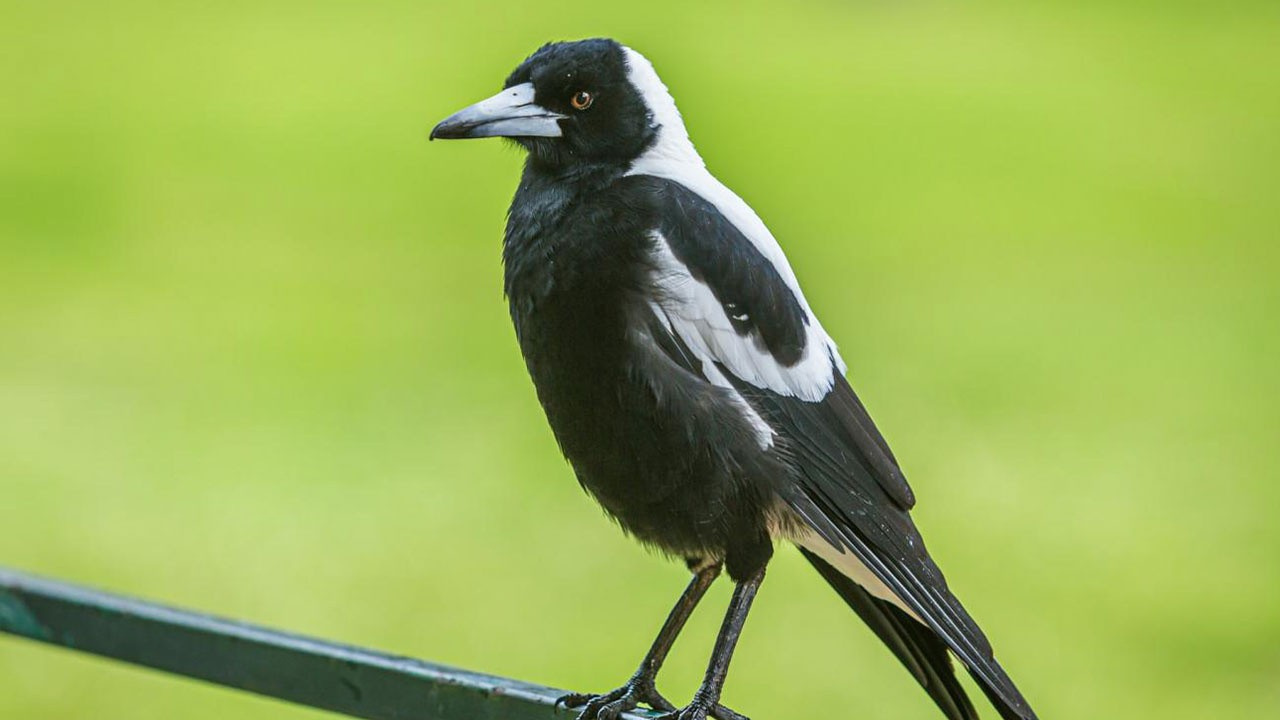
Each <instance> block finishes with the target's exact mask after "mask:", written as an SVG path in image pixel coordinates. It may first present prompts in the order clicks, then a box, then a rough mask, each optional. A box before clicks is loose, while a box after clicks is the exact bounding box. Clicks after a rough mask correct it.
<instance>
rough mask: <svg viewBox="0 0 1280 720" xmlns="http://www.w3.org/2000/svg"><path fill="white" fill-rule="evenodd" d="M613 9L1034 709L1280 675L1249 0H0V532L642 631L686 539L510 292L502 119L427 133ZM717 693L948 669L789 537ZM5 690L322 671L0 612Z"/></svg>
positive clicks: (303, 597)
mask: <svg viewBox="0 0 1280 720" xmlns="http://www.w3.org/2000/svg"><path fill="white" fill-rule="evenodd" d="M590 35H611V36H616V37H618V38H620V39H621V40H623V41H624V42H627V43H629V44H631V45H633V46H635V47H636V48H638V49H640V50H641V51H642V52H644V53H646V54H647V55H648V56H649V57H650V58H651V59H652V60H653V61H654V63H655V64H656V66H657V68H658V70H659V72H660V73H661V74H662V75H663V77H664V78H665V79H666V81H667V82H668V84H669V85H670V86H671V88H672V89H673V91H674V93H675V95H676V97H677V98H678V100H679V101H680V104H681V107H682V109H683V111H684V114H685V116H686V118H687V121H688V125H689V127H690V130H691V132H692V134H693V137H694V140H695V142H696V143H697V144H698V147H699V148H700V150H701V151H702V153H703V155H704V156H705V157H706V159H707V161H708V163H709V165H710V166H711V168H712V170H713V171H714V172H716V173H717V174H718V175H719V176H720V177H721V178H722V179H723V180H724V181H725V182H726V183H727V184H729V185H730V186H731V187H733V188H735V189H736V190H737V191H738V192H739V193H740V194H741V195H742V196H743V197H744V198H746V199H747V201H748V202H750V203H751V204H752V205H753V206H754V207H755V208H756V209H757V210H758V211H759V212H760V214H761V215H762V216H763V217H764V218H765V219H766V221H767V222H768V223H769V224H770V226H771V227H772V229H773V230H774V232H775V234H776V235H777V236H778V238H779V239H780V241H781V242H782V244H783V245H784V247H786V249H787V250H788V252H789V255H790V257H791V260H792V262H793V264H794V265H795V267H796V270H797V272H798V273H799V275H800V277H801V279H802V281H803V282H804V283H805V287H806V290H807V293H808V297H809V299H810V301H811V303H812V305H813V306H814V307H815V308H816V310H817V311H818V312H819V313H820V314H821V316H822V318H823V322H824V324H825V325H826V327H827V328H828V329H829V330H830V331H831V333H832V334H833V335H834V336H835V338H836V339H837V341H838V342H839V343H840V345H841V348H842V350H843V352H844V355H845V357H846V358H847V359H848V360H849V362H850V366H851V377H852V378H853V380H854V384H855V386H856V387H858V388H859V389H860V392H861V393H862V395H863V396H864V399H865V400H866V401H867V403H868V405H869V406H870V408H871V410H872V412H873V414H874V415H875V417H876V418H877V419H878V421H879V422H880V424H881V426H882V427H883V429H884V430H885V433H886V435H887V436H888V437H889V439H890V440H891V442H892V443H893V445H894V447H895V449H896V451H897V454H898V455H899V457H900V458H902V459H903V462H904V466H905V468H906V470H907V474H908V476H909V478H910V479H911V480H912V482H913V484H914V487H915V489H916V492H917V494H918V495H919V497H920V499H921V500H920V505H919V508H918V511H917V512H916V517H917V519H918V521H919V522H920V524H921V525H922V527H923V529H924V531H925V534H926V537H927V538H928V539H929V542H930V544H931V545H930V546H931V548H932V549H933V551H934V553H935V555H936V556H937V557H938V560H939V562H940V563H941V565H942V566H943V568H944V569H946V571H947V572H948V576H949V578H950V579H951V581H952V586H953V587H954V588H955V589H956V590H957V592H958V593H959V594H960V595H961V597H962V598H964V599H965V601H966V603H967V605H968V606H969V608H970V609H971V610H972V612H973V613H974V615H976V616H977V617H978V618H979V620H980V621H981V622H982V623H983V625H984V627H985V628H986V630H987V632H988V633H989V635H990V636H991V638H992V640H993V642H994V643H995V645H996V647H997V650H998V654H999V657H1001V658H1002V659H1003V661H1004V663H1005V665H1006V667H1007V668H1008V669H1009V671H1010V672H1011V673H1012V674H1013V676H1014V677H1015V678H1016V679H1017V680H1018V682H1019V684H1020V685H1021V687H1022V688H1023V690H1024V691H1025V692H1026V694H1027V696H1028V697H1029V698H1030V699H1031V700H1032V701H1033V703H1034V705H1035V706H1036V707H1037V708H1038V709H1039V712H1040V713H1041V715H1042V716H1043V717H1045V718H1107V717H1111V718H1121V717H1123V718H1223V717H1239V718H1261V717H1271V716H1274V715H1275V714H1276V713H1277V711H1278V710H1280V525H1278V524H1277V522H1276V516H1277V511H1278V510H1280V482H1277V481H1278V480H1280V477H1278V476H1280V472H1278V471H1280V451H1278V450H1277V442H1278V440H1280V438H1278V431H1280V410H1278V409H1277V401H1280V373H1277V361H1278V358H1280V352H1278V351H1280V347H1278V345H1280V332H1278V329H1280V328H1278V327H1277V313H1278V312H1280V272H1278V269H1277V250H1276V243H1277V240H1278V239H1280V237H1278V236H1280V197H1278V193H1280V170H1278V165H1280V44H1278V43H1277V38H1278V37H1280V5H1277V4H1276V3H1274V2H1258V3H1231V4H1230V6H1228V5H1227V4H1217V3H1190V2H1160V3H1157V2H1138V3H1094V2H1088V3H1060V4H1057V5H1051V4H1034V5H1028V4H1022V3H976V4H975V3H963V4H961V3H957V4H944V3H939V2H928V1H926V2H907V3H897V2H889V3H886V2H835V1H827V2H796V3H785V4H784V3H755V2H748V3H731V4H702V3H696V4H694V3H675V2H672V3H666V2H645V3H629V4H625V5H623V4H605V3H584V2H563V1H561V0H541V1H540V2H534V3H509V4H494V3H457V2H455V3H439V4H432V3H421V2H403V3H354V2H306V3H302V2H297V3H286V2H269V3H262V2H239V1H232V2H219V3H166V2H154V3H150V2H138V1H134V0H129V1H127V2H126V1H124V0H122V1H120V2H111V3H35V2H29V3H28V2H19V3H16V2H14V1H13V0H3V2H0V563H3V564H8V565H13V566H17V567H20V568H23V569H27V570H30V571H35V572H39V573H43V574H48V575H53V576H60V577H67V578H71V579H75V580H78V581H83V582H87V583H91V584H94V585H98V586H103V587H107V588H111V589H115V590H119V591H125V592H129V593H135V594H139V595H142V596H145V597H150V598H155V599H160V600H163V601H166V602H171V603H176V604H181V605H186V606H192V607H196V608H201V609H204V610H209V611H214V612H217V613H219V614H223V615H228V616H233V617H240V618H245V619H249V620H253V621H257V622H261V623H265V624H268V625H273V626H281V627H284V628H289V629H292V630H295V631H299V632H305V633H309V634H315V635H319V636H323V637H328V638H334V639H339V640H342V641H347V642H351V643H358V644H362V645H369V646H373V647H377V648H383V649H387V650H391V651H395V652H399V653H406V654H410V655H415V656H421V657H424V658H428V659H432V660H436V661H441V662H446V663H453V664H457V665H461V666H465V667H468V668H472V669H480V670H485V671H488V672H494V673H501V674H508V675H513V676H518V677H521V678H524V679H528V680H533V681H538V682H542V683H547V684H551V685H556V686H560V687H572V688H578V689H605V688H609V687H613V686H615V685H616V684H618V683H619V682H620V681H621V680H623V679H624V678H625V677H627V675H628V674H629V673H630V672H631V670H632V669H633V667H634V664H635V663H636V662H637V661H638V659H639V656H640V654H641V653H642V651H643V649H644V648H645V647H646V645H647V643H648V641H649V639H650V638H651V637H652V635H653V633H654V632H655V631H656V628H657V626H658V624H659V622H660V620H661V618H662V616H663V614H664V613H665V612H666V610H667V608H668V606H669V604H670V602H671V601H672V600H673V599H674V597H675V595H676V594H677V593H678V591H679V589H680V588H681V587H682V585H683V583H684V572H683V570H682V569H681V568H679V567H677V566H675V565H673V564H670V563H667V562H665V561H663V560H661V559H660V558H657V557H653V556H651V555H648V554H646V553H645V552H643V551H642V550H640V549H639V548H638V547H636V546H633V545H632V544H631V543H630V542H629V541H628V540H626V539H625V538H624V537H622V535H621V534H620V533H618V532H617V530H616V529H615V528H614V527H612V526H611V525H610V523H608V522H607V521H606V520H605V519H604V518H603V516H602V515H601V513H600V512H599V511H598V510H597V508H596V506H595V505H594V504H593V503H592V502H591V501H590V500H589V499H588V498H587V497H585V496H584V495H583V494H582V493H581V492H580V491H579V489H578V488H577V485H576V483H575V482H574V480H573V478H572V475H571V473H570V471H569V469H568V468H567V466H566V465H565V463H564V462H563V461H562V460H561V459H560V457H559V456H558V453H557V451H556V448H555V445H554V442H553V440H552V437H551V434H550V432H549V431H548V430H547V428H546V427H545V423H544V421H543V418H542V416H541V412H540V410H539V408H538V406H537V404H536V401H535V398H534V395H533V392H532V389H531V387H530V385H529V382H528V380H527V378H526V376H525V371H524V368H523V365H522V363H521V361H520V358H519V355H518V352H517V349H516V347H515V343H514V341H513V336H512V332H511V329H510V327H509V323H508V319H507V317H506V309H505V305H504V302H503V300H502V297H501V280H500V266H499V244H500V237H501V230H502V225H503V213H504V211H505V209H506V206H507V203H508V201H509V198H510V195H511V192H512V190H513V188H514V186H515V183H516V179H517V173H518V171H519V166H520V162H521V158H520V156H519V154H518V153H517V152H516V151H515V150H514V149H512V148H511V147H509V146H506V145H504V144H503V143H500V142H496V141H490V142H474V143H453V144H449V143H435V144H431V145H428V144H427V141H426V134H427V130H428V128H429V127H430V126H431V125H432V124H433V123H434V122H435V121H437V120H439V119H440V118H442V117H444V116H445V115H446V114H448V113H450V112H452V111H453V110H455V109H457V108H459V107H461V106H462V105H464V104H467V103H470V102H472V101H474V100H477V99H479V98H481V97H484V96H487V95H488V94H490V93H492V92H494V91H495V90H496V89H497V88H498V87H499V85H500V83H501V81H502V79H503V78H504V77H505V75H506V73H507V72H508V71H509V70H510V69H511V68H512V67H514V65H515V64H516V63H517V62H519V61H520V60H521V59H522V58H523V57H524V56H525V55H526V54H527V53H529V52H530V51H532V50H533V49H534V48H536V47H537V46H538V45H539V44H541V43H543V42H545V41H547V40H551V39H565V38H577V37H583V36H590ZM726 598H727V587H723V586H722V587H719V588H717V589H716V590H715V591H714V592H713V594H712V595H711V598H710V600H709V602H708V603H707V605H706V607H704V609H703V610H702V611H701V612H700V613H699V614H698V615H697V616H696V618H695V620H694V622H693V625H692V626H691V628H690V630H689V632H688V633H687V635H686V637H685V638H683V639H682V642H681V643H680V644H679V645H678V646H677V649H676V652H675V654H674V656H673V658H672V660H671V662H670V664H669V666H668V668H667V670H666V672H665V673H664V675H663V678H662V680H661V684H662V686H663V687H664V688H665V689H666V690H667V692H668V693H669V694H670V695H671V696H672V697H674V698H676V699H680V700H683V699H685V698H687V697H688V695H689V694H690V693H691V692H692V690H693V688H694V687H695V685H696V682H697V680H698V679H699V677H700V675H701V671H702V667H703V664H704V662H705V658H706V655H707V653H708V651H709V649H710V643H711V638H712V635H713V633H714V629H715V627H716V625H717V624H718V622H719V616H720V612H721V608H722V607H723V602H724V601H725V599H726ZM726 700H727V702H728V703H729V704H731V705H733V706H736V707H737V708H738V709H739V710H741V711H744V712H746V713H748V714H750V715H752V716H753V717H755V718H757V719H758V720H768V719H770V718H773V719H780V718H796V717H860V718H933V717H936V716H937V715H936V711H935V710H934V709H933V708H932V706H931V705H930V703H929V701H928V699H927V698H926V696H925V695H924V693H922V692H920V691H919V690H918V689H917V688H916V687H914V685H913V683H912V681H911V680H910V678H909V677H908V675H907V674H906V673H905V672H903V671H902V669H901V668H900V667H898V666H897V664H896V662H895V661H894V660H893V659H892V658H891V656H890V655H889V654H888V652H887V651H886V650H884V649H883V648H882V647H880V646H879V644H878V642H877V641H876V640H875V639H874V638H873V637H872V636H871V634H870V633H869V632H868V631H866V630H865V629H863V628H862V627H861V626H860V625H859V623H858V621H857V620H856V619H855V618H854V617H853V616H852V614H851V613H849V612H848V610H847V609H846V608H844V607H843V606H842V605H841V603H840V602H839V601H838V600H837V599H836V598H835V597H834V595H832V594H831V593H830V592H829V591H828V590H827V589H826V588H825V587H824V586H823V584H822V582H821V581H820V580H819V579H818V578H817V577H816V576H815V575H813V574H812V573H811V572H810V571H809V569H808V568H807V566H805V564H804V563H803V561H801V560H800V559H799V558H798V557H797V556H796V554H795V553H794V552H793V551H790V550H786V551H782V552H780V554H779V557H778V559H777V561H776V562H775V563H774V566H773V569H772V571H771V574H770V581H769V582H768V583H767V584H766V585H765V587H764V590H763V591H762V595H761V597H760V600H759V602H758V605H757V609H756V611H755V612H754V614H753V618H752V622H750V623H749V625H748V628H747V631H746V633H745V635H744V638H743V641H742V644H741V646H740V652H739V654H738V657H737V658H736V659H735V662H734V668H733V673H732V674H731V676H730V681H729V686H728V690H727V695H726ZM987 716H988V717H991V716H993V713H991V712H990V711H988V712H987ZM0 717H4V718H24V719H25V718H94V719H95V720H107V719H110V718H157V719H160V718H164V719H168V718H175V717H181V718H226V717H234V718H282V719H283V718H306V717H317V718H318V717H321V714H319V713H316V712H313V711H308V710H303V709H298V708H294V707H292V706H288V705H284V704H281V703H276V702H272V701H267V700H262V699H258V698H255V697H251V696H248V695H243V694H238V693H233V692H228V691H224V690H219V689H214V688H211V687H207V686H204V685H200V684H197V683H193V682H187V681H179V680H174V679H170V678H167V677H164V676H161V675H158V674H153V673H150V672H145V671H141V670H136V669H132V668H125V667H122V666H118V665H115V664H111V663H108V662H104V661H101V660H96V659H91V658H87V657H82V656H78V655H74V654H71V653H67V652H64V651H60V650H55V649H50V648H46V647H43V646H36V645H33V644H29V643H26V642H24V641H18V640H14V639H4V638H0Z"/></svg>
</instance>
